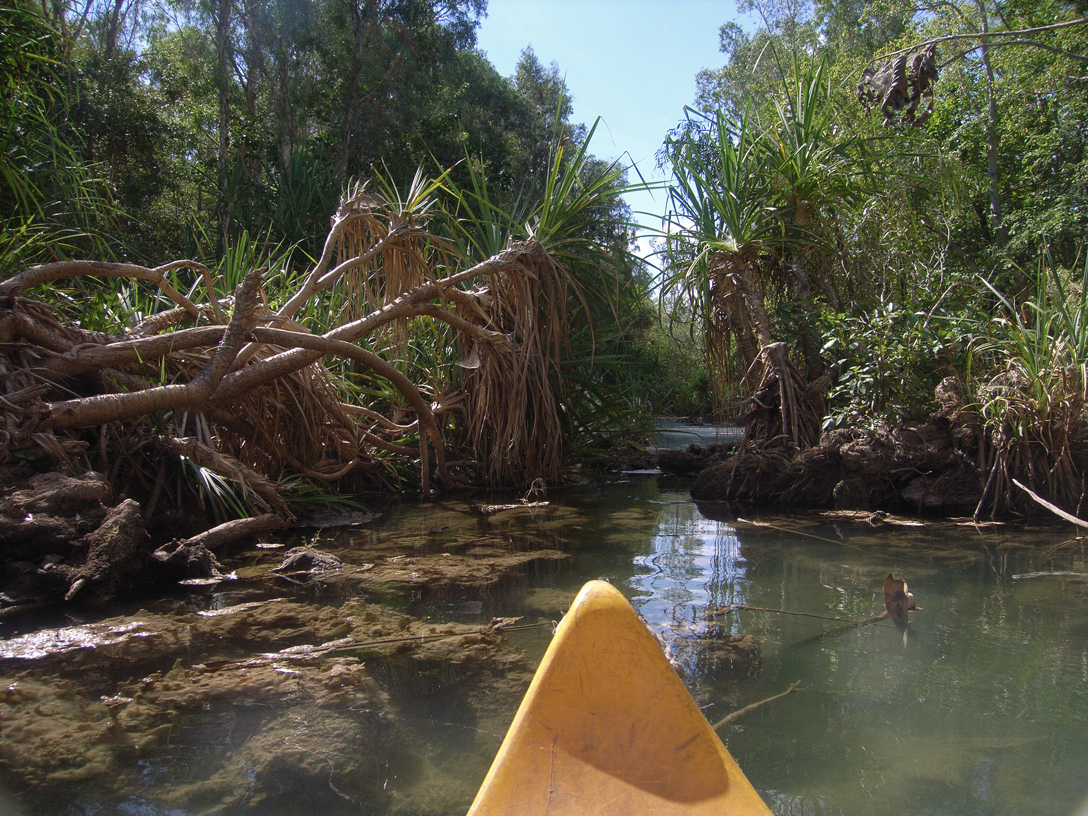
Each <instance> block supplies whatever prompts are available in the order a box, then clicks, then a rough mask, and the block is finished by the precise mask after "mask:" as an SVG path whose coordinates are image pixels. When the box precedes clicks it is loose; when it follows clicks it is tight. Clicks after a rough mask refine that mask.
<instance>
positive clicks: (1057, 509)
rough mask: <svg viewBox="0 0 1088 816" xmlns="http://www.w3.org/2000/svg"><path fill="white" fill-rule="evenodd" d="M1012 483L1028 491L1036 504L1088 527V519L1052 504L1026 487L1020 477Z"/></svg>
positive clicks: (1072, 522) (1079, 525) (1074, 522)
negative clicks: (1080, 517)
mask: <svg viewBox="0 0 1088 816" xmlns="http://www.w3.org/2000/svg"><path fill="white" fill-rule="evenodd" d="M1012 483H1013V484H1014V485H1016V486H1017V487H1019V488H1020V489H1021V490H1023V491H1024V492H1025V493H1027V494H1028V496H1030V497H1031V499H1032V501H1034V502H1035V503H1036V504H1040V505H1042V506H1043V507H1045V508H1046V509H1047V510H1049V511H1050V512H1051V513H1053V514H1054V515H1056V516H1058V517H1059V518H1062V519H1065V520H1066V521H1068V522H1070V523H1071V524H1076V525H1077V526H1078V527H1086V528H1088V521H1084V520H1083V519H1079V518H1077V517H1076V516H1074V515H1073V514H1071V513H1067V512H1065V511H1064V510H1062V509H1061V508H1060V507H1058V506H1057V505H1055V504H1051V503H1050V502H1048V501H1047V500H1046V499H1044V498H1043V497H1042V496H1040V495H1039V494H1038V493H1036V492H1035V491H1034V490H1031V489H1030V488H1028V487H1025V486H1024V485H1023V484H1021V482H1020V480H1019V479H1013V480H1012Z"/></svg>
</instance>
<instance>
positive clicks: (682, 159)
mask: <svg viewBox="0 0 1088 816" xmlns="http://www.w3.org/2000/svg"><path fill="white" fill-rule="evenodd" d="M830 93H831V91H830V86H829V84H828V82H827V79H826V75H825V73H824V67H823V66H822V65H815V66H811V67H810V68H809V69H807V71H806V72H805V73H804V74H802V75H801V77H800V79H799V80H798V82H797V85H796V87H794V88H790V87H786V88H785V89H784V92H783V93H782V98H781V99H780V100H775V107H774V115H773V118H771V117H766V115H765V114H764V115H760V114H758V113H752V112H750V111H749V112H746V113H745V114H744V115H743V116H742V117H741V118H740V119H738V120H731V119H729V118H728V117H727V115H726V114H725V113H724V112H722V111H718V112H717V113H716V114H714V115H713V117H712V118H711V117H708V116H706V115H701V116H699V115H694V114H692V115H689V119H688V127H687V128H684V129H683V130H682V131H681V134H680V136H679V137H678V138H675V139H672V140H671V141H670V143H669V144H668V145H667V148H666V149H667V151H668V153H669V155H670V156H671V157H672V161H673V174H674V176H675V179H676V183H675V185H674V188H673V191H672V196H671V198H670V215H669V219H670V228H669V233H670V245H669V255H670V262H671V264H672V267H671V268H672V272H671V275H670V276H669V278H668V281H667V282H668V285H669V286H670V287H679V288H681V289H682V290H683V291H684V292H685V293H686V294H687V295H688V296H690V298H691V299H692V300H693V301H694V302H695V303H697V304H698V306H697V311H698V312H699V313H701V314H702V315H703V318H702V319H703V333H704V338H705V340H704V343H705V348H706V349H707V352H708V355H709V357H710V362H711V368H712V372H713V375H714V376H715V378H716V379H718V380H719V381H720V384H719V385H718V386H717V387H718V388H719V389H722V391H724V389H725V388H726V387H734V388H735V387H737V386H738V385H739V386H740V387H741V388H742V389H743V391H744V392H746V393H748V394H750V393H752V392H757V393H758V392H767V394H764V397H766V396H768V395H769V394H771V393H772V392H773V396H774V404H775V407H774V409H773V410H772V412H771V414H772V415H773V416H766V417H763V420H761V422H763V424H762V425H761V427H760V428H759V434H758V435H759V437H760V438H761V439H763V441H769V440H770V439H773V438H779V437H780V438H781V439H782V440H784V441H786V442H787V443H788V444H790V445H793V446H796V447H798V448H803V447H806V446H808V445H811V444H814V443H815V441H816V439H817V438H818V436H819V419H820V416H821V413H822V402H821V400H820V398H819V391H820V388H819V387H818V386H816V387H813V386H812V382H811V381H812V380H814V379H816V378H817V377H819V376H820V374H821V373H822V371H821V369H820V365H819V358H818V353H817V350H816V348H815V344H814V340H813V338H812V337H811V336H806V335H805V334H803V333H802V334H799V335H798V336H797V342H796V344H795V347H794V348H793V349H792V350H791V349H787V348H786V346H785V345H784V344H783V343H782V342H776V338H775V327H774V325H773V321H772V317H771V313H770V309H769V308H768V303H782V302H786V301H790V302H796V303H799V304H801V305H802V308H803V309H804V310H808V311H811V310H813V309H814V308H815V304H816V302H817V300H818V299H826V300H828V301H830V302H831V303H832V304H833V305H837V303H836V300H835V293H834V288H833V286H832V285H831V281H830V279H829V276H830V272H831V269H832V263H831V261H830V257H831V252H830V248H831V246H832V245H833V241H834V239H835V237H836V229H835V218H836V213H837V212H839V211H841V210H844V209H847V208H849V207H850V206H852V205H853V204H855V203H856V202H857V200H858V199H859V197H860V196H861V194H862V192H863V190H864V187H863V185H862V184H861V182H860V180H859V176H858V174H857V172H856V168H857V166H858V165H857V163H856V162H855V161H854V160H853V159H851V158H850V155H849V152H848V148H849V143H848V141H849V140H847V139H844V138H843V137H842V136H841V135H840V134H839V133H838V131H837V130H836V129H835V127H834V126H833V123H832V122H831V119H830V115H829V111H830V108H831V106H830V99H831V97H830ZM734 344H735V348H736V352H737V362H738V363H739V365H740V368H738V369H732V370H731V367H730V362H731V360H732V359H733V358H732V354H733V351H732V350H733V347H734ZM790 351H792V352H793V354H794V356H795V359H797V360H799V361H801V362H803V363H807V366H808V373H807V376H806V375H803V374H802V373H801V372H800V371H799V370H798V369H797V367H796V363H795V362H793V361H791V360H790V354H789V352H790ZM738 375H739V376H738ZM722 391H719V394H721V393H722ZM719 399H720V397H719ZM761 402H762V404H764V405H766V404H767V402H766V399H763V400H762V401H761ZM719 404H720V403H719ZM753 416H755V415H753Z"/></svg>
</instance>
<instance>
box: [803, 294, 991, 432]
mask: <svg viewBox="0 0 1088 816" xmlns="http://www.w3.org/2000/svg"><path fill="white" fill-rule="evenodd" d="M817 323H818V327H817V330H818V331H819V333H820V335H821V337H822V338H823V347H822V349H821V351H822V353H823V354H824V355H825V356H826V358H827V361H828V364H829V365H830V367H831V369H832V371H833V372H834V375H835V380H834V383H833V385H832V387H831V389H830V391H829V393H828V413H827V416H826V418H825V420H824V428H825V429H831V428H840V427H850V428H872V427H876V426H879V425H882V424H884V423H886V422H895V421H900V420H923V419H925V418H926V416H927V415H928V414H929V412H930V409H931V406H932V402H933V391H934V388H935V387H936V385H937V384H938V383H939V382H940V381H941V379H942V378H943V377H945V376H947V375H948V374H949V373H950V372H951V371H954V370H955V364H956V363H962V361H963V360H964V355H965V352H966V347H965V346H966V341H965V337H967V336H969V334H965V333H964V329H967V330H970V329H971V328H973V327H972V326H971V325H970V323H969V322H968V321H967V320H965V319H963V318H958V319H957V318H951V317H942V316H939V315H934V314H933V313H932V312H927V311H920V310H918V309H916V308H905V307H903V306H897V305H896V304H894V303H882V304H879V305H877V306H876V307H874V308H871V309H863V308H855V309H854V310H852V311H851V312H850V313H848V314H847V313H837V312H831V311H826V312H823V313H822V314H821V315H820V316H819V319H818V321H817Z"/></svg>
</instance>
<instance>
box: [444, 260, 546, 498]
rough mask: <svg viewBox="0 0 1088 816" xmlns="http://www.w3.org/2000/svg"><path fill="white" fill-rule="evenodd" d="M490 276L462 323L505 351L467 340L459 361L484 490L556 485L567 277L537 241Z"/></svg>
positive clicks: (467, 418) (464, 312)
mask: <svg viewBox="0 0 1088 816" xmlns="http://www.w3.org/2000/svg"><path fill="white" fill-rule="evenodd" d="M511 249H512V250H514V251H516V253H517V254H515V255H514V257H513V261H512V263H510V264H508V265H506V266H505V267H504V268H502V269H500V270H497V271H496V272H494V273H492V274H491V275H490V276H489V284H488V287H487V289H486V291H481V292H478V293H476V297H475V301H474V302H473V303H472V304H470V306H471V308H467V307H465V306H462V316H463V317H464V318H465V319H466V320H468V321H470V322H474V323H476V324H478V325H480V326H482V327H483V328H486V329H487V330H489V331H491V332H497V333H500V334H502V335H505V336H506V337H507V338H508V340H509V343H508V344H501V345H500V344H494V343H492V344H484V343H480V342H478V341H476V340H470V342H469V344H468V348H467V351H466V353H465V354H464V364H463V365H464V369H465V370H464V374H463V375H462V383H463V388H464V391H465V410H464V414H465V422H466V426H467V433H466V435H467V437H468V440H469V443H470V444H471V446H472V448H473V450H474V451H475V455H476V458H477V459H478V460H479V462H480V464H481V466H482V468H483V476H484V481H485V482H486V483H487V484H489V485H510V486H515V487H519V488H525V487H528V486H529V485H530V484H532V483H533V481H534V480H536V479H544V480H545V481H546V482H555V481H558V479H559V477H560V472H561V468H562V464H563V434H562V428H561V424H560V407H559V400H558V398H557V395H556V394H555V392H554V390H553V382H558V376H557V375H558V365H559V355H560V352H561V347H562V343H563V327H564V321H563V320H562V312H563V309H564V308H565V303H566V299H567V286H566V278H565V276H564V274H563V270H562V269H561V268H560V267H559V265H558V264H557V262H556V261H555V260H554V259H553V258H552V257H551V256H549V255H548V254H547V253H546V252H544V250H543V248H542V247H541V246H540V244H538V243H537V242H535V241H529V242H526V243H524V244H518V245H515V246H514V247H512V248H511Z"/></svg>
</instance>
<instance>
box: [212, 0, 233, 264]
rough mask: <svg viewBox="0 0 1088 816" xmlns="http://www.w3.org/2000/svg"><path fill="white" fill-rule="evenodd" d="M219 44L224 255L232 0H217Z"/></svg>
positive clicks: (221, 248) (219, 235)
mask: <svg viewBox="0 0 1088 816" xmlns="http://www.w3.org/2000/svg"><path fill="white" fill-rule="evenodd" d="M215 9H216V17H217V19H216V24H215V45H216V60H215V73H216V82H217V83H218V85H219V154H218V157H217V159H216V176H217V181H218V184H217V195H216V201H215V218H216V225H217V230H216V240H215V254H216V257H217V258H222V257H223V256H225V255H226V254H227V237H228V235H229V234H230V202H229V201H228V194H229V187H228V167H227V164H228V161H229V159H230V63H231V48H230V18H231V14H232V13H233V3H232V0H216V4H215Z"/></svg>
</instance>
